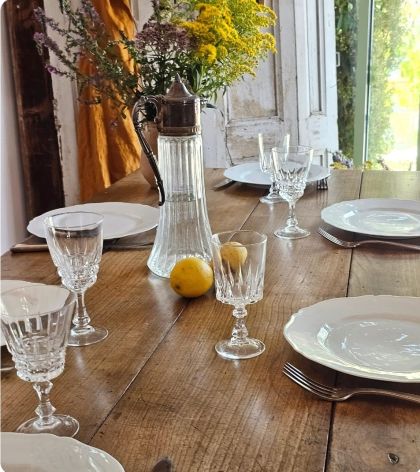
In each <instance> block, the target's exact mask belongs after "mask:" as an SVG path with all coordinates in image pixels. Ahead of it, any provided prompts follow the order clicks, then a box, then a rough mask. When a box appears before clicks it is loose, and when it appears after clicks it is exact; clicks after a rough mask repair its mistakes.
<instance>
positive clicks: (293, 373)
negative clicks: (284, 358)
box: [283, 362, 336, 400]
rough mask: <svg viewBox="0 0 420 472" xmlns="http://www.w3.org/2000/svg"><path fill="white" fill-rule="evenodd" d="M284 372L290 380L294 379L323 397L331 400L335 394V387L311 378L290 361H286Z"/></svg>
mask: <svg viewBox="0 0 420 472" xmlns="http://www.w3.org/2000/svg"><path fill="white" fill-rule="evenodd" d="M283 373H284V375H286V376H287V377H289V379H290V380H293V382H295V383H297V384H298V385H300V386H301V387H303V388H304V389H305V390H308V392H311V393H314V394H316V395H318V396H320V397H322V398H325V399H328V400H330V399H331V398H332V397H333V396H334V393H335V391H336V389H335V388H334V387H329V386H327V385H323V384H320V383H319V382H316V381H315V380H312V379H310V378H309V377H307V376H306V375H305V374H304V373H303V372H301V371H300V370H299V369H297V368H296V367H295V366H294V365H292V364H290V363H289V362H286V364H284V367H283Z"/></svg>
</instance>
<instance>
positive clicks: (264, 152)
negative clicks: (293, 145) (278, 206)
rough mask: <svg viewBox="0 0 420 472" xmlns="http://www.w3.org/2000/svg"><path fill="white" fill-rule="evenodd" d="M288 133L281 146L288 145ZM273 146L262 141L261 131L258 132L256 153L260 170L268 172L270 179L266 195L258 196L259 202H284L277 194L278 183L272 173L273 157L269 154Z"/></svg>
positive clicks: (286, 146) (285, 146)
mask: <svg viewBox="0 0 420 472" xmlns="http://www.w3.org/2000/svg"><path fill="white" fill-rule="evenodd" d="M289 140H290V135H289V134H286V135H285V136H284V139H283V148H284V149H287V148H288V147H289ZM273 147H274V146H272V145H269V144H267V142H264V137H263V135H262V133H258V155H259V163H260V169H261V172H263V173H264V174H269V176H270V179H271V187H270V190H269V191H268V194H267V195H264V196H263V197H261V198H260V202H261V203H279V202H284V199H283V198H282V197H281V196H280V194H279V188H278V184H277V182H276V179H275V175H274V167H273V159H272V156H271V149H272V148H273Z"/></svg>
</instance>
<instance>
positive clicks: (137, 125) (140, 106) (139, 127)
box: [132, 97, 165, 206]
mask: <svg viewBox="0 0 420 472" xmlns="http://www.w3.org/2000/svg"><path fill="white" fill-rule="evenodd" d="M146 102H151V103H153V104H154V105H155V107H156V110H157V112H159V102H158V100H157V99H156V97H147V98H146V99H140V100H138V101H137V102H136V103H135V104H134V107H133V114H132V117H133V124H134V129H135V130H136V133H137V136H138V138H139V141H140V145H141V147H142V148H143V151H144V153H145V154H146V157H147V160H148V161H149V163H150V167H151V168H152V170H153V173H154V175H155V178H156V183H157V186H158V188H159V194H160V201H159V206H162V205H163V204H164V203H165V189H164V187H163V181H162V177H161V176H160V172H159V168H158V165H157V161H156V156H155V155H154V154H153V151H152V148H151V147H150V145H149V143H148V142H147V140H146V137H145V136H144V133H143V121H142V118H141V117H142V116H144V113H143V110H144V104H145V103H146Z"/></svg>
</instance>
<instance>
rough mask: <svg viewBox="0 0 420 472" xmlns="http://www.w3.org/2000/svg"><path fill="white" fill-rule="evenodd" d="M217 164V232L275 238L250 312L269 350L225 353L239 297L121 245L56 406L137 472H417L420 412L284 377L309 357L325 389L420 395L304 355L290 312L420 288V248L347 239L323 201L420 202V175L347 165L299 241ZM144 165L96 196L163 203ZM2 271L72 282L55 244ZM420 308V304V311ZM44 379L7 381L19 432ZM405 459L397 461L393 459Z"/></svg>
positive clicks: (9, 260) (7, 422)
mask: <svg viewBox="0 0 420 472" xmlns="http://www.w3.org/2000/svg"><path fill="white" fill-rule="evenodd" d="M221 178H222V172H221V171H220V170H208V171H207V173H206V180H207V189H208V190H207V201H208V207H209V216H210V222H211V226H212V230H213V232H218V231H222V230H228V229H234V228H241V227H243V228H246V229H255V230H258V231H262V232H265V233H266V234H267V235H268V254H267V268H266V279H265V288H264V298H263V300H261V301H260V302H258V303H257V304H255V305H252V306H251V307H249V310H248V311H249V316H248V319H247V326H248V329H249V331H250V334H251V335H252V336H254V337H257V338H259V339H261V340H263V341H264V343H265V344H266V351H265V352H264V353H263V354H262V355H261V356H259V357H257V358H255V359H249V360H246V361H241V362H239V361H226V360H223V359H221V358H220V357H218V356H217V354H216V352H215V350H214V345H215V343H216V342H217V341H219V340H220V339H223V338H226V337H228V336H229V335H230V330H231V328H232V324H233V317H232V316H231V307H229V306H226V305H222V304H221V303H219V302H218V301H216V299H215V296H214V292H213V291H210V292H209V293H208V294H206V295H205V296H203V297H200V298H198V299H194V300H190V301H188V300H185V299H182V298H179V297H178V296H176V295H175V294H174V293H173V292H172V291H171V290H170V288H169V284H168V281H166V280H163V279H160V278H158V277H155V276H153V274H151V273H150V272H149V271H148V269H147V267H146V262H147V257H148V254H149V251H139V252H133V251H126V252H124V251H122V252H121V251H118V252H112V251H108V252H106V253H105V254H104V255H103V258H102V262H101V268H100V273H99V277H98V281H97V283H96V284H95V285H94V286H93V287H92V288H91V289H90V290H89V291H88V292H87V300H86V301H87V306H88V309H90V311H91V316H92V323H93V324H94V325H97V326H105V327H106V328H108V330H109V332H110V335H109V337H108V338H107V339H106V340H105V341H103V342H101V343H98V344H96V345H93V346H87V347H84V348H69V349H68V351H67V360H66V367H65V371H64V373H63V374H62V375H61V376H60V377H58V378H57V379H55V381H54V388H53V390H52V400H53V403H54V405H55V406H56V407H57V410H58V412H60V413H69V414H72V415H74V416H75V417H77V418H78V419H79V421H80V424H81V429H80V432H79V434H78V436H77V439H80V440H81V441H84V442H88V443H90V444H92V445H93V446H95V447H99V448H101V449H104V450H106V451H107V452H109V453H110V454H112V455H113V456H114V457H116V458H117V459H118V460H119V461H120V462H121V464H122V465H123V466H124V468H125V470H126V472H130V471H133V472H134V471H136V472H137V471H151V470H152V469H153V467H154V465H155V464H156V463H157V462H158V461H159V460H160V459H162V458H165V457H166V458H169V459H170V461H171V462H172V464H173V469H174V470H176V471H178V472H180V471H217V472H220V471H225V472H228V471H229V472H230V471H245V472H254V471H273V472H274V471H290V472H292V471H293V472H300V471H302V472H306V471H309V472H312V471H314V472H318V471H323V470H326V471H334V472H342V471H345V472H347V471H362V472H363V471H366V472H368V471H385V470H391V469H392V468H393V469H392V470H400V471H411V470H413V471H417V470H418V469H419V468H420V454H419V449H420V446H419V438H420V426H419V425H420V416H419V411H420V410H419V409H418V407H416V406H413V405H411V404H408V403H403V402H397V401H392V400H391V401H390V400H384V399H381V398H375V397H371V398H369V399H363V398H362V397H358V398H355V399H354V400H351V401H348V402H346V403H343V404H337V405H332V404H331V403H328V402H324V401H320V400H318V399H316V398H315V397H313V396H311V394H309V393H307V392H305V391H303V390H302V389H301V388H299V387H298V386H296V385H295V384H294V383H292V382H291V381H290V380H288V379H287V378H286V377H284V376H283V375H282V373H281V370H282V366H283V364H284V362H285V361H290V362H293V363H295V364H296V365H297V366H299V367H302V369H304V370H305V371H306V372H307V373H309V374H310V375H312V376H314V377H316V378H318V379H319V380H321V381H324V382H326V383H330V384H334V382H339V383H341V384H345V385H356V384H364V385H367V384H368V385H372V384H378V385H382V384H386V386H391V387H392V388H395V389H400V390H406V391H412V392H416V393H420V389H419V388H418V386H415V385H403V384H389V383H385V382H383V383H381V382H372V381H368V380H365V379H364V380H363V379H357V378H356V377H352V376H345V375H341V374H340V375H337V374H336V372H334V371H333V370H330V369H328V368H324V367H322V366H320V365H317V364H315V363H313V362H311V361H309V360H306V359H304V358H303V357H302V356H300V355H298V354H297V353H295V352H294V351H293V350H292V348H291V347H290V346H289V345H288V343H287V342H286V341H285V339H284V337H283V327H284V325H285V323H286V322H287V320H288V319H289V317H290V315H291V314H293V313H294V312H296V311H297V310H299V309H300V308H302V307H305V306H309V305H312V304H313V303H316V302H318V301H321V300H324V299H328V298H334V297H345V296H347V295H348V296H358V295H363V294H368V293H375V294H380V293H383V294H394V295H415V296H420V284H419V280H420V255H419V253H415V252H413V251H411V252H410V251H406V250H401V249H399V250H395V249H389V248H387V249H383V248H382V247H376V246H374V247H363V248H357V249H355V250H349V249H343V248H340V247H337V246H334V245H333V244H331V243H330V242H329V241H326V240H325V239H323V238H322V237H321V236H319V235H318V234H317V228H318V226H319V224H320V211H321V209H322V208H323V207H325V206H328V205H331V204H333V203H335V202H339V201H343V200H352V199H356V198H359V196H361V197H362V198H366V197H376V196H377V197H380V196H393V197H396V196H398V197H399V198H410V199H420V193H419V192H420V173H408V172H407V173H404V172H402V173H396V172H395V173H392V172H373V171H372V172H368V173H364V174H363V175H362V174H361V173H360V172H359V171H336V172H334V174H333V176H332V177H331V179H330V182H329V190H328V191H317V190H316V186H315V185H309V186H308V188H307V190H306V192H305V195H304V197H303V198H302V199H301V200H300V201H299V202H298V204H297V216H298V219H299V222H300V223H301V225H302V226H303V227H306V228H308V229H310V230H311V233H312V234H311V236H310V237H308V238H305V239H302V240H298V241H293V242H288V241H284V240H280V239H277V238H275V237H274V235H273V231H274V230H275V229H276V228H277V227H278V226H280V225H281V224H282V223H283V222H284V220H285V218H286V216H287V206H286V205H285V204H277V205H272V206H270V205H264V204H261V203H259V200H258V199H259V197H260V196H261V195H262V194H263V193H264V189H260V188H256V187H251V186H246V185H242V184H234V185H232V186H231V187H228V188H226V189H224V190H219V191H217V192H216V191H213V190H211V187H212V185H214V184H215V183H216V182H217V181H218V180H220V179H221ZM142 182H143V181H142V178H141V176H140V174H139V173H135V174H132V175H131V176H129V177H127V178H125V179H123V180H122V181H120V182H118V183H117V184H115V185H114V186H113V187H111V188H110V189H109V190H107V191H106V192H105V193H104V194H102V195H100V196H98V198H97V199H96V200H97V201H101V200H104V201H105V200H106V201H127V202H143V203H144V202H146V203H149V204H156V202H157V195H156V193H155V192H154V191H152V190H149V189H148V188H147V186H145V185H144V184H143V183H142ZM2 278H3V279H7V278H9V279H10V278H13V279H25V280H32V281H40V282H45V283H58V282H59V279H58V277H57V275H56V273H55V269H54V267H53V265H52V263H51V261H50V257H49V254H48V253H44V254H42V253H38V254H35V253H34V254H24V255H23V254H15V255H10V254H8V255H6V256H4V257H3V258H2ZM419 318H420V314H419ZM35 407H36V398H35V393H34V392H33V391H32V389H31V386H30V385H29V384H28V383H25V382H23V381H21V380H18V379H17V378H16V375H15V373H13V372H12V373H10V374H7V375H5V376H3V377H2V428H3V430H5V431H12V430H13V429H15V428H16V427H17V426H18V425H19V424H20V422H22V421H23V420H24V419H27V418H29V417H31V416H33V410H34V408H35ZM389 453H394V454H397V455H398V456H399V462H398V464H395V465H392V464H391V462H390V460H389V458H388V454H389Z"/></svg>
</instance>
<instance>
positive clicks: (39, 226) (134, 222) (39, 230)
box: [28, 202, 159, 239]
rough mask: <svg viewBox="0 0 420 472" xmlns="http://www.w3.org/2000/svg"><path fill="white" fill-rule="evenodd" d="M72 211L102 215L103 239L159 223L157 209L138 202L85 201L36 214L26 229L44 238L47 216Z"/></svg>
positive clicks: (128, 233) (139, 231) (145, 228)
mask: <svg viewBox="0 0 420 472" xmlns="http://www.w3.org/2000/svg"><path fill="white" fill-rule="evenodd" d="M72 211H87V212H89V211H91V212H94V213H99V214H101V215H103V217H104V222H103V229H104V239H114V238H123V237H124V236H131V235H133V234H139V233H143V232H145V231H148V230H150V229H152V228H154V227H155V226H157V225H158V223H159V209H158V208H153V207H151V206H148V205H140V204H139V203H122V202H104V203H85V204H82V205H74V206H70V207H66V208H57V209H56V210H51V211H48V212H47V213H44V214H43V215H40V216H37V217H36V218H34V219H33V220H31V221H30V222H29V225H28V231H29V232H30V233H32V234H34V235H35V236H38V237H40V238H45V230H44V220H45V218H46V217H47V216H50V215H56V214H57V213H68V212H72Z"/></svg>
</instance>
